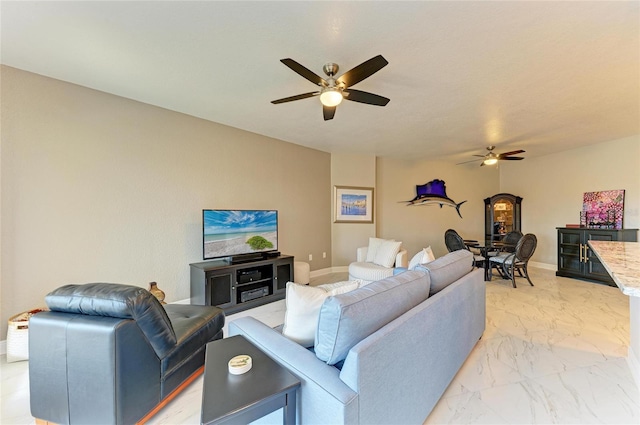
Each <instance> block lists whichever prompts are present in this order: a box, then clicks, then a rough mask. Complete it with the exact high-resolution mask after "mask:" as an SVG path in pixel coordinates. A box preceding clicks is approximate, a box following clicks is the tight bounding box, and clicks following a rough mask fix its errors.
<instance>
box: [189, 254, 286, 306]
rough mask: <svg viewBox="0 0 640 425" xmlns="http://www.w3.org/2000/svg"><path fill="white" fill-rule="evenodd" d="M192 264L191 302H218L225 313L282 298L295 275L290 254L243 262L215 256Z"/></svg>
mask: <svg viewBox="0 0 640 425" xmlns="http://www.w3.org/2000/svg"><path fill="white" fill-rule="evenodd" d="M189 266H190V268H191V304H196V305H215V306H217V307H220V308H222V309H223V310H224V311H225V313H226V314H232V313H236V312H238V311H242V310H247V309H249V308H253V307H257V306H259V305H263V304H267V303H270V302H273V301H277V300H281V299H283V298H284V297H285V292H286V291H285V289H286V285H287V282H288V281H293V279H294V278H293V256H291V255H279V256H277V257H273V258H265V259H262V260H258V261H252V262H248V263H240V264H230V263H228V262H226V261H224V260H215V261H204V262H202V263H193V264H190V265H189Z"/></svg>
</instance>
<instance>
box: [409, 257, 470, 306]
mask: <svg viewBox="0 0 640 425" xmlns="http://www.w3.org/2000/svg"><path fill="white" fill-rule="evenodd" d="M472 269H473V254H472V253H471V252H470V251H467V250H465V249H462V250H458V251H453V252H450V253H448V254H447V255H445V256H443V257H440V258H438V259H436V260H434V261H432V262H430V263H428V264H421V265H418V266H416V268H415V270H424V271H426V272H427V273H429V277H430V278H431V287H430V288H431V289H430V292H429V295H434V294H437V293H438V292H440V291H442V290H443V289H444V288H446V287H447V286H449V285H450V284H452V283H453V282H455V281H456V280H458V279H460V278H461V277H462V276H464V275H466V274H467V273H469V272H470V271H471V270H472Z"/></svg>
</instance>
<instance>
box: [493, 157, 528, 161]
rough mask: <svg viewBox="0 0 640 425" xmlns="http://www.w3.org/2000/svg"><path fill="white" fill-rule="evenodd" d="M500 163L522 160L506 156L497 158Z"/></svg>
mask: <svg viewBox="0 0 640 425" xmlns="http://www.w3.org/2000/svg"><path fill="white" fill-rule="evenodd" d="M498 159H499V160H500V161H519V160H521V159H524V158H523V157H521V156H507V157H504V158H498Z"/></svg>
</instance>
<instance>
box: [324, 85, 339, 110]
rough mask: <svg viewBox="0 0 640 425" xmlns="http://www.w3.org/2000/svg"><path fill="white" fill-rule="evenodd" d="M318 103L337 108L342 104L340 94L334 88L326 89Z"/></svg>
mask: <svg viewBox="0 0 640 425" xmlns="http://www.w3.org/2000/svg"><path fill="white" fill-rule="evenodd" d="M320 102H321V103H322V104H323V105H324V106H338V105H339V104H340V103H342V92H340V90H338V89H336V88H332V87H329V88H326V89H324V90H323V91H322V94H321V95H320Z"/></svg>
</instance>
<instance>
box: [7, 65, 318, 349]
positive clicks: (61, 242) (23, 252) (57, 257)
mask: <svg viewBox="0 0 640 425" xmlns="http://www.w3.org/2000/svg"><path fill="white" fill-rule="evenodd" d="M1 69H2V105H1V108H2V109H1V113H2V115H1V118H2V139H1V140H2V145H1V159H2V163H1V165H2V170H1V175H2V177H1V183H2V193H1V206H2V214H1V215H2V222H1V225H2V229H1V235H2V246H1V251H0V253H1V261H0V263H1V265H2V266H1V283H0V288H1V291H2V292H1V295H2V300H1V308H2V314H1V318H0V319H1V321H2V330H1V335H2V337H4V335H5V333H6V323H7V319H8V317H10V316H11V315H13V314H17V313H19V312H21V311H25V310H28V309H33V308H35V307H39V306H42V305H43V304H44V296H45V294H47V293H48V292H50V291H51V290H53V289H55V288H57V287H59V286H61V285H64V284H68V283H86V282H100V281H102V282H118V283H129V284H133V285H138V286H143V287H146V286H147V284H148V282H151V281H157V282H158V285H159V287H160V288H161V289H163V290H164V291H165V292H166V295H167V301H176V300H181V299H185V298H188V297H189V263H192V262H198V261H201V259H202V245H201V244H202V234H201V233H202V223H201V220H202V219H201V214H202V209H203V208H232V209H277V210H278V211H279V224H280V228H279V249H280V251H281V252H283V253H286V254H290V255H294V256H296V258H301V257H302V258H306V256H307V255H308V254H309V253H312V254H313V255H314V261H313V263H312V264H311V267H312V270H314V269H323V268H327V267H329V266H330V257H328V258H326V259H323V258H322V252H327V253H330V252H331V221H330V220H331V195H330V193H329V192H328V189H327V188H329V187H330V186H331V177H330V161H331V157H330V155H329V154H327V153H324V152H320V151H316V150H313V149H308V148H304V147H301V146H297V145H293V144H290V143H285V142H282V141H279V140H275V139H271V138H268V137H264V136H260V135H257V134H254V133H249V132H246V131H242V130H238V129H234V128H231V127H227V126H223V125H220V124H216V123H212V122H209V121H205V120H201V119H197V118H194V117H190V116H187V115H183V114H179V113H175V112H172V111H168V110H165V109H161V108H157V107H153V106H150V105H145V104H142V103H139V102H135V101H131V100H128V99H124V98H121V97H117V96H113V95H109V94H105V93H102V92H98V91H95V90H90V89H87V88H84V87H80V86H76V85H72V84H68V83H65V82H62V81H58V80H53V79H49V78H45V77H42V76H39V75H36V74H31V73H28V72H24V71H20V70H17V69H14V68H9V67H2V68H1ZM2 337H0V339H3V338H2Z"/></svg>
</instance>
